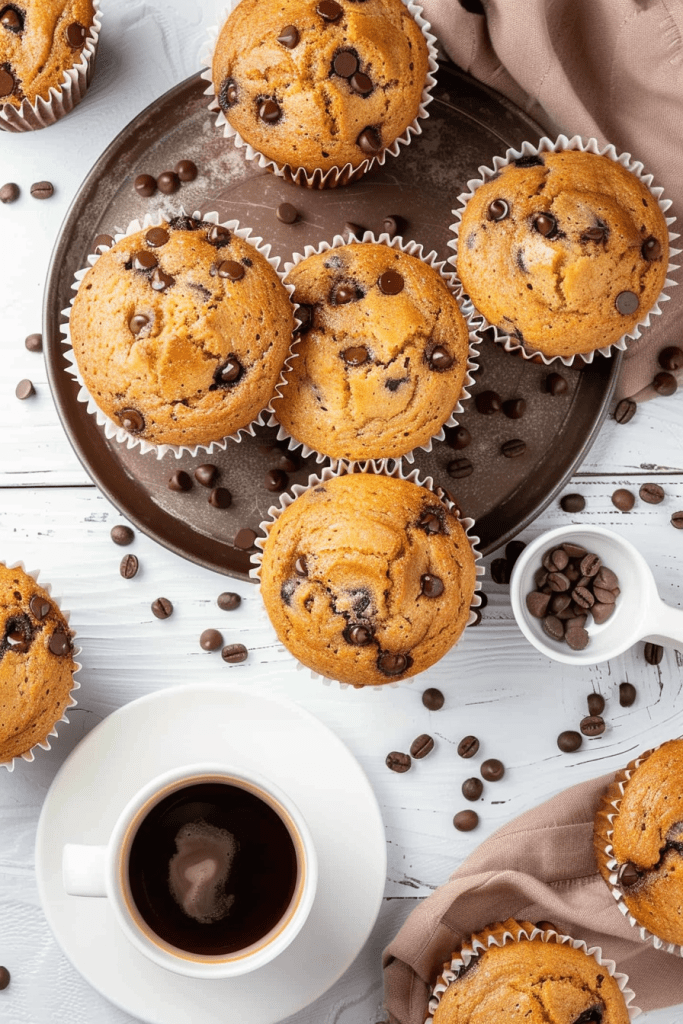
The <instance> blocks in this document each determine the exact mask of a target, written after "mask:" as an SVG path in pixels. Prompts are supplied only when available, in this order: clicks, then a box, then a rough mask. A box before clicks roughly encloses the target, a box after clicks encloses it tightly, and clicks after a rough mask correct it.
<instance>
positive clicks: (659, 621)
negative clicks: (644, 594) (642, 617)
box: [643, 600, 683, 651]
mask: <svg viewBox="0 0 683 1024" xmlns="http://www.w3.org/2000/svg"><path fill="white" fill-rule="evenodd" d="M643 640H646V641H648V642H649V643H653V644H661V645H662V646H663V647H675V648H676V650H678V651H683V609H681V608H672V607H671V605H668V604H665V603H664V601H661V600H658V601H656V602H655V604H654V606H653V608H652V611H651V613H650V615H649V616H648V635H647V636H644V637H643Z"/></svg>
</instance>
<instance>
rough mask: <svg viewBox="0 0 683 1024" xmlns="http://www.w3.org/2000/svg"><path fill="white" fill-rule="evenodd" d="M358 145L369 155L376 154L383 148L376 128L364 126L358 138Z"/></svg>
mask: <svg viewBox="0 0 683 1024" xmlns="http://www.w3.org/2000/svg"><path fill="white" fill-rule="evenodd" d="M356 145H357V146H358V148H359V149H361V150H362V151H363V153H366V154H367V155H368V156H374V155H375V154H376V153H379V151H380V150H381V148H382V140H381V138H380V136H379V133H378V132H377V129H376V128H371V127H367V128H364V129H363V131H362V132H361V133H360V135H359V136H358V138H357V139H356Z"/></svg>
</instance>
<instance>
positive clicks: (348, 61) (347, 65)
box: [332, 50, 358, 78]
mask: <svg viewBox="0 0 683 1024" xmlns="http://www.w3.org/2000/svg"><path fill="white" fill-rule="evenodd" d="M332 69H333V71H334V73H335V74H336V75H339V77H340V78H350V77H351V75H355V73H356V71H358V58H357V57H356V55H355V53H354V52H353V50H340V52H339V53H338V54H337V55H336V57H335V58H334V60H333V61H332Z"/></svg>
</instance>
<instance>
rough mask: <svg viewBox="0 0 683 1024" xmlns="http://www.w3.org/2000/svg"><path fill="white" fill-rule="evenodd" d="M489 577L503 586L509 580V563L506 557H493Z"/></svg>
mask: <svg viewBox="0 0 683 1024" xmlns="http://www.w3.org/2000/svg"><path fill="white" fill-rule="evenodd" d="M491 579H492V580H493V582H494V583H498V584H499V585H500V586H502V587H504V586H507V584H508V583H509V582H510V564H509V562H508V560H507V558H494V559H493V561H492V562H491Z"/></svg>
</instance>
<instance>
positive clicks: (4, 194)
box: [0, 181, 21, 203]
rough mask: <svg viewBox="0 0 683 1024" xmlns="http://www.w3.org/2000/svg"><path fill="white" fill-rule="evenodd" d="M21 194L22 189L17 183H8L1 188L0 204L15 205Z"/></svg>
mask: <svg viewBox="0 0 683 1024" xmlns="http://www.w3.org/2000/svg"><path fill="white" fill-rule="evenodd" d="M20 194H21V189H20V188H19V186H18V185H17V184H15V182H13V181H8V182H7V184H6V185H3V186H2V188H0V203H15V202H16V201H17V199H18V198H19V196H20Z"/></svg>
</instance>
